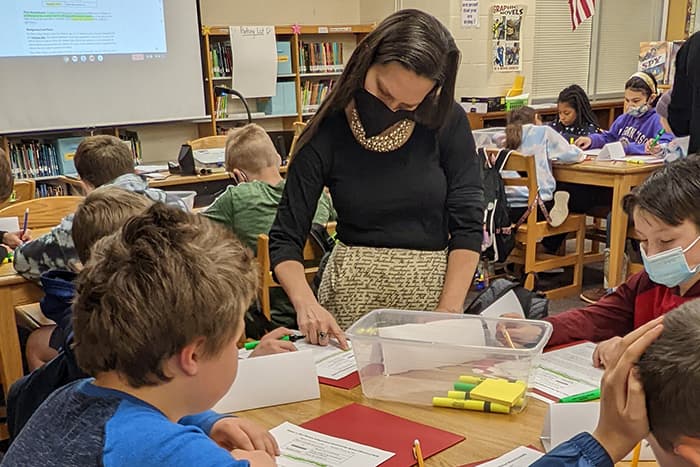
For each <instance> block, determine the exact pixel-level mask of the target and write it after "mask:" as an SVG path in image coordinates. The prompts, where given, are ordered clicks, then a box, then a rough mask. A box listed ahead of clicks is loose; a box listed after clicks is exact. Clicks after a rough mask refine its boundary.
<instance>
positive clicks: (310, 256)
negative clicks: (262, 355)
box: [258, 222, 336, 319]
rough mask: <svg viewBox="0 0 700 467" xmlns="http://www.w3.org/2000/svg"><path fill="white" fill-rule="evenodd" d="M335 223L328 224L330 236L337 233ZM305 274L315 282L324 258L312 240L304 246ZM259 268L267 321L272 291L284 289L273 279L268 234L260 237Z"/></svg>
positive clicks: (261, 295)
mask: <svg viewBox="0 0 700 467" xmlns="http://www.w3.org/2000/svg"><path fill="white" fill-rule="evenodd" d="M335 227H336V223H335V222H329V223H328V224H326V230H327V231H328V233H329V234H333V233H335ZM303 256H304V274H306V280H307V281H309V283H310V282H311V281H313V279H314V276H315V275H316V273H317V272H318V265H319V263H320V261H321V258H322V257H323V251H322V250H321V248H320V247H319V246H318V245H316V243H315V242H313V241H311V240H310V239H307V240H306V244H305V245H304V252H303ZM258 266H259V268H260V305H261V307H262V310H263V314H264V315H265V317H267V319H270V289H271V288H273V287H282V285H281V284H280V283H279V282H277V281H275V280H274V278H273V277H272V269H271V265H270V238H269V237H268V236H267V235H266V234H260V235H259V236H258Z"/></svg>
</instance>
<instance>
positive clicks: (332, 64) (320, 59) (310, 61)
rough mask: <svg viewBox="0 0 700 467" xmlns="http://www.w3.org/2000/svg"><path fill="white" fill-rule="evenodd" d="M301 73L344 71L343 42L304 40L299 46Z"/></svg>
mask: <svg viewBox="0 0 700 467" xmlns="http://www.w3.org/2000/svg"><path fill="white" fill-rule="evenodd" d="M299 51H300V53H299V71H300V72H301V73H337V72H341V71H343V67H344V63H345V62H344V61H343V43H342V42H302V43H301V45H300V48H299Z"/></svg>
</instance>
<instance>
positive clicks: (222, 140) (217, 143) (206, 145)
mask: <svg viewBox="0 0 700 467" xmlns="http://www.w3.org/2000/svg"><path fill="white" fill-rule="evenodd" d="M226 138H227V136H226V135H216V136H205V137H203V138H197V139H193V140H192V141H188V142H187V144H189V145H190V146H192V150H193V151H196V150H197V149H218V148H225V147H226Z"/></svg>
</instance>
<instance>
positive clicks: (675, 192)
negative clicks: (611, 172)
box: [622, 155, 700, 231]
mask: <svg viewBox="0 0 700 467" xmlns="http://www.w3.org/2000/svg"><path fill="white" fill-rule="evenodd" d="M698 200H700V156H698V155H691V156H688V157H687V158H685V159H680V160H677V161H674V162H672V163H670V164H665V165H664V166H663V167H661V168H660V169H659V170H657V171H656V172H654V173H653V174H651V175H650V176H649V178H647V179H646V180H644V182H643V183H642V184H641V185H639V186H638V187H636V188H635V189H634V190H632V192H631V193H628V194H626V195H625V196H624V197H623V198H622V204H623V208H624V210H625V212H626V213H627V214H628V215H629V216H630V217H632V216H633V214H634V210H635V209H636V208H639V209H643V210H644V211H646V212H648V213H650V214H652V215H654V216H655V217H657V218H658V219H660V220H661V221H662V222H664V223H665V224H668V225H674V226H676V225H680V224H682V223H683V222H684V221H685V220H686V219H688V220H691V221H692V222H693V223H694V224H695V226H696V227H697V229H698V230H699V231H700V210H699V209H698Z"/></svg>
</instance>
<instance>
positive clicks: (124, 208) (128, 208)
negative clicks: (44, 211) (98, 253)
mask: <svg viewBox="0 0 700 467" xmlns="http://www.w3.org/2000/svg"><path fill="white" fill-rule="evenodd" d="M152 204H153V200H151V199H150V198H148V197H146V196H143V195H140V194H138V193H133V192H131V191H127V190H124V189H122V188H117V187H113V186H105V187H101V188H98V189H97V190H95V191H93V192H92V193H90V194H89V195H87V196H86V197H85V200H84V201H83V202H82V203H81V204H80V206H78V210H77V211H75V216H74V217H73V228H72V229H71V231H72V236H73V243H74V244H75V250H76V251H77V252H78V258H80V261H81V262H82V263H83V264H85V263H86V262H87V260H88V259H89V258H90V248H92V246H93V245H94V244H95V243H96V242H97V240H99V239H101V238H102V237H106V236H107V235H110V234H113V233H114V232H116V231H117V230H119V228H120V227H122V226H123V225H124V223H125V222H126V221H127V219H129V218H130V217H132V216H135V215H136V214H141V213H142V212H144V211H145V210H146V209H147V208H148V207H149V206H151V205H152Z"/></svg>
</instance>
